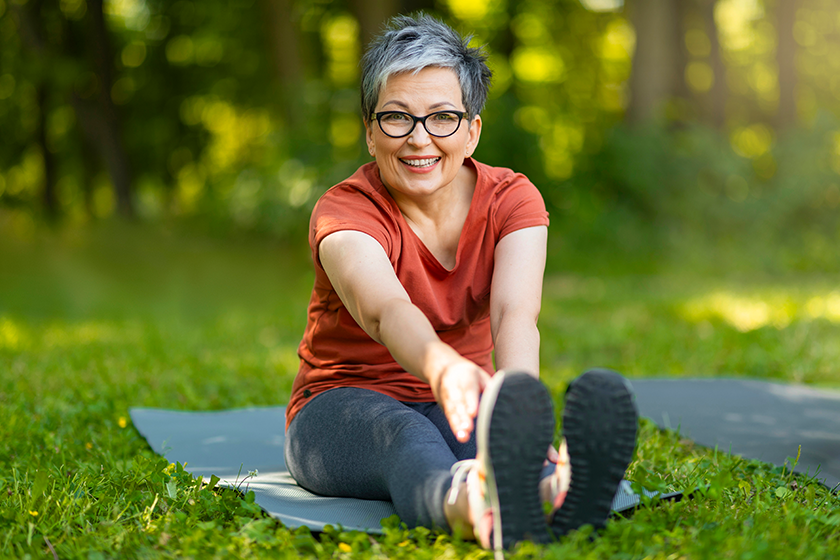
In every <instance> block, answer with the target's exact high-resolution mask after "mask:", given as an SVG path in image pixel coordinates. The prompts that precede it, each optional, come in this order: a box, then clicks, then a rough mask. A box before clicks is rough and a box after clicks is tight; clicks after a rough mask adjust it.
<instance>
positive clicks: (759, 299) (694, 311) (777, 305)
mask: <svg viewBox="0 0 840 560" xmlns="http://www.w3.org/2000/svg"><path fill="white" fill-rule="evenodd" d="M681 313H682V315H683V317H684V318H685V319H686V320H688V321H691V322H693V323H701V322H704V321H722V322H724V323H726V324H728V325H729V326H731V327H734V328H735V329H737V330H739V331H741V332H749V331H754V330H756V329H760V328H763V327H772V328H776V329H784V328H786V327H788V326H789V325H790V324H791V323H792V322H794V321H798V322H809V321H815V320H825V321H829V322H831V323H840V292H838V291H836V290H834V291H830V292H825V293H820V294H817V295H804V294H791V293H785V292H776V293H773V292H770V293H765V294H761V293H758V294H756V293H752V294H751V293H738V292H732V291H714V292H711V293H709V294H707V295H703V296H700V297H696V298H692V299H690V300H689V301H687V302H686V303H685V304H684V305H683V306H682V307H681Z"/></svg>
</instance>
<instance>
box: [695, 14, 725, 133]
mask: <svg viewBox="0 0 840 560" xmlns="http://www.w3.org/2000/svg"><path fill="white" fill-rule="evenodd" d="M716 4H717V0H700V7H701V10H702V13H703V22H704V24H705V28H706V35H707V36H708V37H709V43H710V47H711V51H710V52H709V64H710V65H711V67H712V75H713V76H714V82H713V83H712V89H711V91H709V110H708V118H709V122H711V123H712V125H713V126H714V127H715V128H718V129H721V128H723V125H724V124H725V123H726V100H727V97H728V96H729V89H728V88H727V87H726V66H724V64H723V57H722V56H721V54H720V39H719V38H718V27H717V22H716V21H715V5H716Z"/></svg>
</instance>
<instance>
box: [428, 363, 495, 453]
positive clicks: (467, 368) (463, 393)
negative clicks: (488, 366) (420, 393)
mask: <svg viewBox="0 0 840 560" xmlns="http://www.w3.org/2000/svg"><path fill="white" fill-rule="evenodd" d="M489 379H490V375H489V374H488V373H487V372H486V371H484V370H483V369H481V368H480V367H478V366H477V365H476V364H475V363H473V362H471V361H470V360H467V359H466V358H463V357H461V356H458V358H457V359H455V360H452V361H451V362H449V363H448V364H447V365H445V366H444V367H443V368H442V369H441V370H440V372H439V374H438V375H437V378H436V379H433V380H430V381H432V384H431V385H432V392H433V393H434V395H435V400H436V401H437V403H438V404H439V405H440V407H441V408H442V409H443V413H444V414H445V415H446V419H447V420H449V427H450V428H451V429H452V433H453V434H455V438H456V439H457V440H458V441H460V442H461V443H466V442H467V441H469V439H470V434H471V433H472V430H473V426H474V423H475V417H476V415H477V414H478V400H479V397H480V396H481V393H482V391H484V387H485V386H486V385H487V381H488V380H489Z"/></svg>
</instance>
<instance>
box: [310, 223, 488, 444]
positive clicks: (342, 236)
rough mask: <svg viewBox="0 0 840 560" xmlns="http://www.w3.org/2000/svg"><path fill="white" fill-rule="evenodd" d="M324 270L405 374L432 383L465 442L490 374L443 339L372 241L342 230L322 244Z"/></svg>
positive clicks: (366, 236)
mask: <svg viewBox="0 0 840 560" xmlns="http://www.w3.org/2000/svg"><path fill="white" fill-rule="evenodd" d="M319 256H320V259H321V264H322V266H323V267H324V271H325V272H326V273H327V276H328V277H329V279H330V282H331V283H332V285H333V288H335V291H336V293H338V296H339V297H340V298H341V301H342V303H344V306H345V307H346V308H347V310H348V311H349V312H350V315H352V316H353V319H355V320H356V322H357V323H358V324H359V326H360V327H361V328H362V329H364V331H365V332H366V333H367V334H368V335H369V336H370V337H371V338H372V339H373V340H375V341H377V342H379V343H380V344H383V345H384V346H385V347H386V348H388V351H389V352H390V353H391V355H392V356H393V357H394V359H395V360H396V361H397V363H399V364H400V366H402V367H403V369H405V370H406V371H407V372H409V373H411V374H412V375H415V376H417V377H418V378H420V379H422V380H423V381H426V382H427V383H429V385H430V386H431V388H432V393H433V394H434V396H435V400H436V401H437V402H438V403H439V404H440V405H441V407H442V408H443V411H444V413H445V414H446V417H447V419H448V420H449V424H450V426H451V428H452V432H453V433H454V434H455V436H456V437H457V439H458V440H459V441H467V440H468V439H469V434H470V432H471V431H472V426H473V418H474V417H475V415H476V413H477V412H478V397H479V395H480V394H481V391H482V390H483V389H484V385H485V384H486V381H487V378H488V375H487V372H485V371H484V370H482V369H481V368H480V367H478V366H477V365H476V364H475V363H473V362H471V361H469V360H467V359H466V358H464V357H462V356H461V355H460V354H458V352H456V351H455V349H454V348H452V347H451V346H449V345H448V344H446V343H444V342H443V341H441V340H440V338H439V337H438V336H437V333H436V332H435V330H434V328H433V327H432V324H431V323H430V322H429V320H428V319H427V318H426V316H425V315H424V314H423V312H422V311H421V310H420V309H419V308H417V307H416V306H415V305H414V304H413V303H411V299H410V298H409V296H408V293H407V292H406V291H405V288H404V287H403V286H402V284H400V281H399V279H398V278H397V275H396V273H395V272H394V269H393V267H392V266H391V262H390V261H389V260H388V256H387V255H386V254H385V250H384V249H383V248H382V246H381V245H380V244H379V243H378V242H377V241H376V240H375V239H373V238H372V237H370V236H369V235H367V234H365V233H361V232H358V231H339V232H336V233H333V234H331V235H328V236H327V237H325V238H324V240H323V241H321V244H320V246H319Z"/></svg>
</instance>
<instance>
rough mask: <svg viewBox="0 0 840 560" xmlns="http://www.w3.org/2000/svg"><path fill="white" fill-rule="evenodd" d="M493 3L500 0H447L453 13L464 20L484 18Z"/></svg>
mask: <svg viewBox="0 0 840 560" xmlns="http://www.w3.org/2000/svg"><path fill="white" fill-rule="evenodd" d="M493 3H498V0H446V4H447V6H448V7H449V10H450V12H452V15H453V16H455V17H456V18H458V19H460V20H463V21H471V20H480V19H484V18H485V17H487V14H488V13H489V12H490V8H491V4H493Z"/></svg>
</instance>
